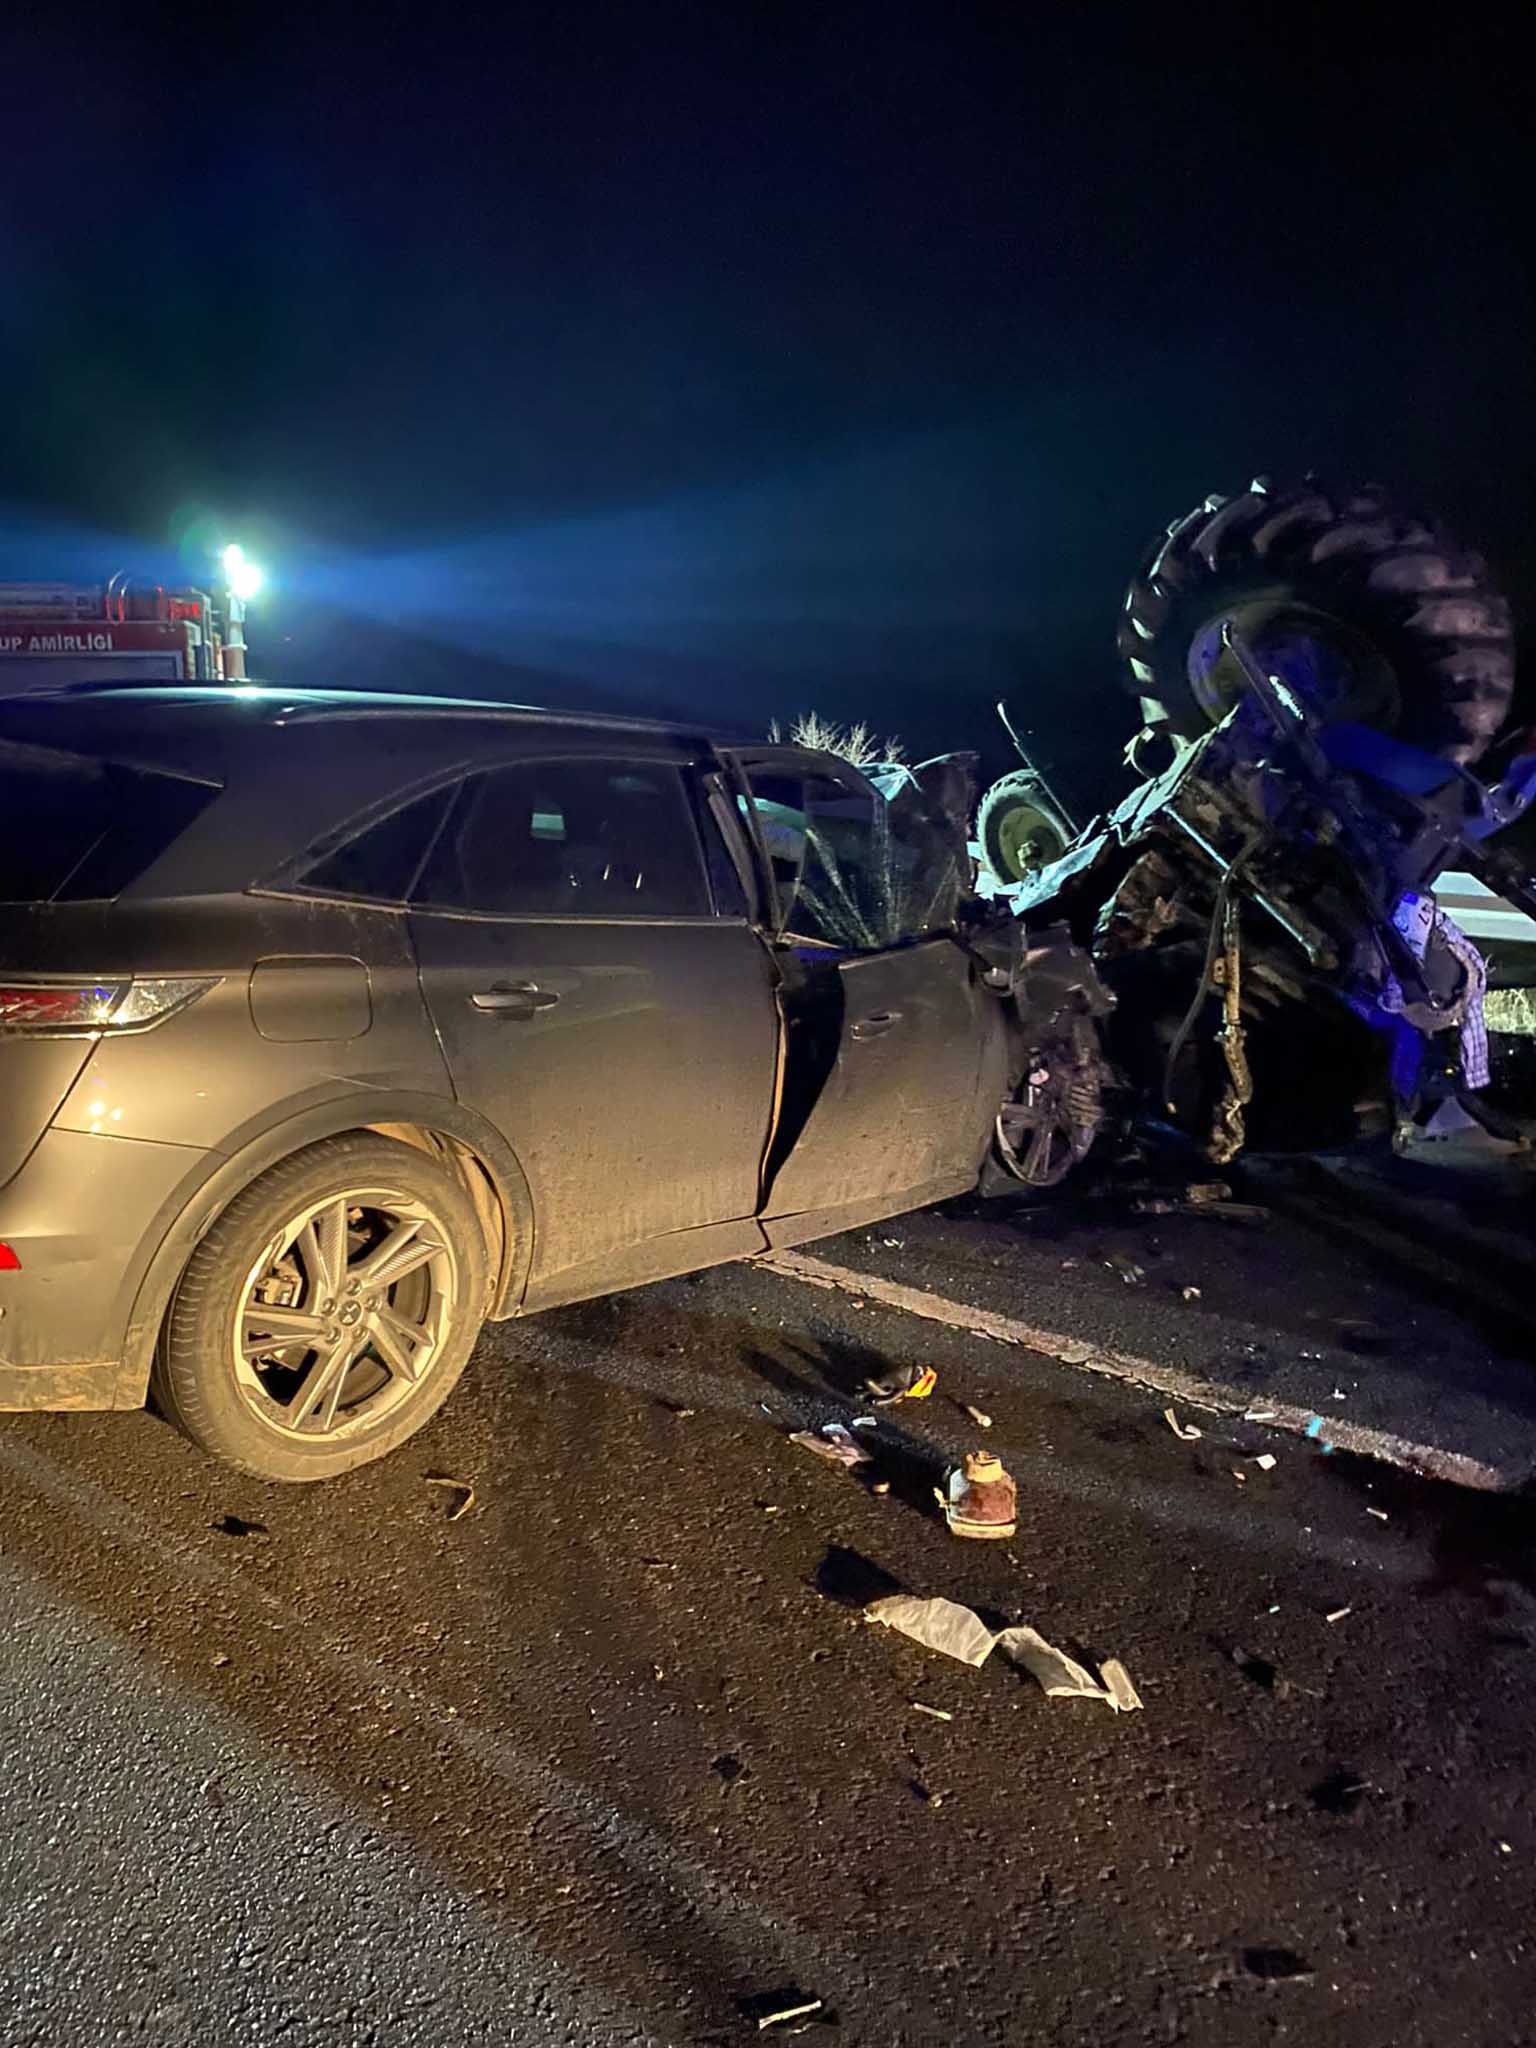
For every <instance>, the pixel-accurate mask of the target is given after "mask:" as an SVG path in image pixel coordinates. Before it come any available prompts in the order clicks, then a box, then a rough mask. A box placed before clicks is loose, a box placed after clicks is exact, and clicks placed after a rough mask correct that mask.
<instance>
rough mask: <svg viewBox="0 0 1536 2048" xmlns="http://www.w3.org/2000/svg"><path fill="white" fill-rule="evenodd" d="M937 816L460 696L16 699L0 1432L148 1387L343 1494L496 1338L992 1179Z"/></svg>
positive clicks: (990, 1001)
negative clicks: (472, 1355)
mask: <svg viewBox="0 0 1536 2048" xmlns="http://www.w3.org/2000/svg"><path fill="white" fill-rule="evenodd" d="M913 791H914V794H913V795H912V796H911V797H910V798H909V800H908V801H907V802H906V803H905V804H902V803H894V802H893V803H887V801H886V800H885V798H884V797H882V796H881V794H880V793H879V792H878V791H876V790H875V789H874V788H872V786H871V785H870V784H869V783H868V782H867V781H866V780H865V779H864V777H863V776H861V775H860V774H859V773H858V772H857V771H856V770H854V769H852V768H850V767H849V766H848V765H847V764H846V763H844V762H841V761H838V760H835V759H832V758H830V757H826V756H819V755H816V754H811V753H807V752H805V751H803V750H799V749H795V748H784V747H754V748H750V749H745V750H741V749H733V748H729V747H719V746H716V745H715V744H714V743H713V742H712V741H711V740H710V739H708V738H707V737H706V736H704V735H702V734H699V733H694V732H688V731H684V730H679V729H676V728H673V727H668V726H663V725H652V724H644V723H627V722H624V721H621V720H602V719H591V718H569V717H561V716H558V715H554V714H548V713H543V712H536V711H524V710H517V709H510V708H505V709H504V708H498V707H494V706H486V705H483V704H451V703H444V702H442V701H441V700H415V699H409V698H393V699H392V698H385V697H377V696H368V697H360V696H347V695H343V694H334V695H333V694H324V693H309V694H306V693H292V692H288V693H284V692H265V691H260V690H251V689H247V690H243V691H222V690H220V691H202V692H194V691H186V690H183V691H176V690H158V691H156V690H126V691H125V690H102V689H93V690H85V691H76V692H64V693H61V694H57V695H54V696H51V697H47V698H35V699H29V700H26V701H16V702H10V703H6V704H4V705H0V796H3V798H4V804H3V809H0V840H3V842H4V849H5V874H4V876H0V897H6V898H9V899H11V900H9V901H6V902H4V903H3V904H0V1407H6V1408H12V1409H21V1408H33V1407H72V1408H125V1407H133V1406H136V1405H139V1404H141V1403H142V1402H143V1401H144V1400H145V1398H146V1395H147V1394H148V1393H149V1390H150V1387H151V1382H152V1380H153V1386H154V1399H155V1401H156V1403H157V1405H158V1406H159V1407H160V1408H161V1409H162V1410H163V1411H164V1412H165V1413H167V1414H168V1415H170V1416H171V1417H172V1418H173V1419H175V1420H177V1421H179V1422H181V1423H182V1424H183V1425H184V1426H185V1427H186V1428H187V1429H188V1431H189V1433H190V1434H192V1435H193V1436H194V1437H195V1438H197V1439H198V1440H199V1441H201V1442H202V1443H203V1444H205V1445H206V1446H207V1447H209V1448H210V1449H213V1450H215V1451H216V1452H219V1453H220V1454H222V1455H223V1456H225V1457H227V1458H230V1459H232V1460H233V1461H235V1462H237V1463H240V1464H242V1465H244V1466H246V1467H247V1468H248V1469H250V1470H253V1471H256V1472H259V1473H264V1474H266V1475H268V1476H273V1477H280V1478H308V1477H323V1476H326V1475H327V1474H329V1473H332V1472H336V1471H339V1470H343V1469H346V1467H348V1466H349V1465H352V1464H355V1463H359V1462H361V1461H363V1460H364V1459H366V1458H369V1457H373V1456H377V1455H379V1454H380V1453H381V1451H383V1450H386V1449H388V1448H390V1447H391V1446H392V1445H393V1444H394V1443H396V1442H398V1441H400V1440H401V1439H402V1438H403V1437H404V1436H406V1435H408V1434H410V1432H411V1430H413V1429H414V1428H416V1427H419V1426H420V1423H421V1422H422V1421H423V1420H424V1419H425V1418H426V1416H427V1415H429V1414H430V1413H431V1412H432V1410H433V1409H434V1408H435V1407H436V1405H437V1404H438V1402H439V1401H440V1400H441V1399H442V1398H443V1397H444V1396H445V1395H446V1392H447V1391H448V1388H449V1386H450V1385H451V1384H452V1380H453V1378H454V1377H456V1375H457V1372H458V1371H459V1369H460V1368H461V1367H462V1365H463V1363H464V1360H465V1358H466V1357H467V1355H468V1352H469V1349H470V1347H471V1345H472V1343H473V1339H474V1335H475V1332H476V1331H477V1330H478V1328H479V1325H480V1322H481V1320H482V1318H483V1317H484V1316H486V1315H490V1316H493V1317H510V1316H516V1315H522V1314H527V1313H531V1312H533V1311H536V1310H538V1309H542V1308H547V1307H550V1306H552V1305H554V1304H557V1303H561V1302H569V1301H573V1300H577V1299H580V1298H583V1297H586V1296H590V1295H594V1294H598V1293H602V1292H605V1291H607V1290H610V1289H613V1288H618V1287H626V1286H632V1285H635V1284H637V1283H640V1282H643V1281H648V1280H654V1279H658V1278H661V1277H663V1276H666V1275H672V1274H677V1273H681V1272H684V1271H688V1270H691V1269H694V1268H697V1267H702V1266H706V1265H709V1264H712V1263H715V1262H718V1261H722V1260H726V1259H733V1258H740V1257H745V1256H750V1255H752V1254H753V1253H757V1252H761V1251H763V1250H764V1249H766V1248H768V1247H771V1246H782V1245H791V1244H795V1243H798V1242H801V1241H803V1240H805V1239H808V1238H812V1237H816V1236H819V1235H823V1234H825V1233H828V1232H831V1231H835V1230H839V1229H842V1228H845V1227H847V1226H850V1225H853V1224H857V1223H861V1222H867V1221H870V1220H873V1219H875V1218H878V1217H883V1216H886V1215H889V1214H893V1213H896V1212H898V1211H901V1210H904V1209H908V1208H911V1207H913V1206H914V1205H917V1204H920V1203H923V1202H928V1201H933V1200H936V1199H939V1198H941V1197H943V1196H946V1195H951V1194H954V1193H957V1192H959V1191H960V1190H962V1189H965V1188H967V1187H969V1186H971V1185H973V1184H974V1182H975V1180H976V1176H977V1170H978V1166H979V1164H980V1162H981V1159H982V1156H983V1153H984V1151H985V1149H986V1146H987V1142H988V1137H989V1135H990V1133H991V1131H992V1129H993V1125H994V1121H995V1118H996V1114H997V1109H998V1105H999V1103H1000V1102H1001V1100H1002V1099H1003V1097H1004V1095H1005V1093H1006V1092H1007V1089H1008V1086H1009V1084H1010V1079H1011V1067H1010V1062H1011V1061H1014V1060H1015V1059H1016V1054H1015V1053H1014V1052H1013V1051H1012V1050H1011V1044H1010V1041H1011V1034H1013V1033H1014V1032H1015V1028H1016V1027H1015V1019H1014V1015H1013V1012H1012V1010H1011V1008H1010V1005H1009V1004H1008V1002H1007V1001H1006V1000H1005V998H1006V994H1007V987H1006V983H1007V976H1006V974H1003V975H999V974H998V973H997V972H996V971H995V970H989V966H988V962H987V961H986V960H985V959H984V958H982V957H979V956H978V954H977V953H976V952H974V951H973V950H971V948H970V946H969V945H968V943H966V941H965V939H964V935H963V934H962V932H961V931H960V929H959V919H960V917H961V914H962V911H963V909H964V905H965V900H966V899H965V882H966V879H967V878H966V874H965V869H964V834H963V808H964V806H963V803H960V804H952V805H951V807H950V808H951V810H952V811H953V812H954V818H955V829H949V819H948V814H947V813H945V812H944V810H943V807H942V805H941V806H940V814H939V815H938V816H937V817H935V816H931V815H930V810H931V806H930V805H929V803H928V801H927V799H926V798H925V797H924V795H923V792H922V790H921V789H920V788H918V786H917V785H916V784H915V783H914V785H913ZM349 1346H350V1347H351V1352H350V1357H351V1363H350V1364H348V1363H347V1359H348V1356H349V1352H348V1347H349Z"/></svg>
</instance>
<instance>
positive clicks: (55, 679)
mask: <svg viewBox="0 0 1536 2048" xmlns="http://www.w3.org/2000/svg"><path fill="white" fill-rule="evenodd" d="M224 568H225V576H226V579H227V587H226V588H225V589H224V590H222V591H220V592H219V593H218V594H217V595H215V594H214V593H213V592H212V591H209V590H195V589H168V588H167V587H166V586H165V585H164V584H161V583H151V582H146V581H143V580H141V579H139V578H136V577H128V576H121V575H119V576H113V577H111V578H109V579H108V581H107V582H105V583H98V584H73V583H0V697H17V696H23V695H25V694H27V693H28V692H30V691H34V690H54V689H58V688H60V687H61V686H62V685H64V684H68V683H102V682H131V683H155V682H203V683H228V682H239V681H241V680H243V679H244V676H245V631H244V622H245V601H246V599H247V597H249V596H251V595H253V594H254V591H255V588H256V583H257V581H258V580H259V579H258V577H257V572H256V570H255V567H254V565H253V564H251V563H248V562H246V560H245V558H244V556H243V554H242V553H241V552H240V550H239V549H238V548H233V547H232V548H230V549H228V550H227V551H226V553H225V557H224Z"/></svg>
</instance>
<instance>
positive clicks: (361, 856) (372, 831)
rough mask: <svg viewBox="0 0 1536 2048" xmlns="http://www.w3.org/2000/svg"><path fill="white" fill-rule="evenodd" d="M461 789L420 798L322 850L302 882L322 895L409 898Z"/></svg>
mask: <svg viewBox="0 0 1536 2048" xmlns="http://www.w3.org/2000/svg"><path fill="white" fill-rule="evenodd" d="M456 788H457V784H453V785H450V787H448V788H447V789H434V790H431V791H430V792H429V793H428V794H427V795H426V796H419V797H416V798H415V799H413V801H412V802H410V803H408V804H402V805H401V806H400V808H399V810H396V811H391V812H390V813H389V814H388V816H387V817H383V818H379V819H377V820H375V822H374V823H373V824H371V825H366V826H364V828H363V830H362V831H361V832H355V833H353V835H352V836H351V838H349V839H346V840H344V841H343V842H342V844H341V845H339V846H336V847H333V848H332V849H331V850H330V851H329V852H322V853H321V854H320V857H319V858H318V859H316V860H314V861H312V862H311V863H310V865H309V866H308V867H306V868H305V869H304V870H303V872H302V873H301V874H300V875H299V876H298V878H297V880H298V886H299V887H300V888H301V889H305V890H312V891H313V892H314V893H315V894H316V895H319V896H360V897H363V898H364V899H365V900H366V901H368V902H372V903H404V902H405V901H406V900H407V899H408V897H409V896H410V893H411V884H412V882H414V881H415V879H416V871H417V869H418V868H419V867H420V866H421V863H422V861H423V860H424V859H425V857H426V854H427V850H428V848H429V847H430V846H431V844H432V840H433V835H434V834H435V833H436V831H437V829H438V827H439V825H440V824H441V823H442V820H443V813H444V812H445V811H446V810H447V808H448V805H449V803H450V801H451V800H452V797H453V794H454V790H455V789H456Z"/></svg>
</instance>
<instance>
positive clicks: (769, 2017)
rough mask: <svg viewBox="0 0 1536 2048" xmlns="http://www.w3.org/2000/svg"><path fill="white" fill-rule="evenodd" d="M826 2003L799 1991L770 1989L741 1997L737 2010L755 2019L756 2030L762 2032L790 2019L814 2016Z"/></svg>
mask: <svg viewBox="0 0 1536 2048" xmlns="http://www.w3.org/2000/svg"><path fill="white" fill-rule="evenodd" d="M786 2001H787V2002H786ZM826 2003H827V2002H826V2000H825V1999H824V1998H807V1997H806V1996H805V1994H804V1993H803V1992H801V1991H788V1990H786V1991H770V1992H768V1993H766V1994H764V1995H762V1996H760V1997H756V1998H744V1999H741V2000H740V2001H739V2002H738V2005H737V2010H738V2011H739V2012H740V2013H741V2014H742V2017H743V2018H744V2019H750V2020H756V2022H757V2031H758V2032H759V2033H760V2034H762V2033H765V2032H766V2031H767V2030H768V2028H769V2027H782V2026H785V2025H787V2023H788V2022H789V2021H790V2020H803V2019H811V2018H814V2017H815V2015H816V2014H817V2013H820V2012H823V2011H825V2009H826ZM795 2031H796V2032H797V2033H799V2032H801V2031H802V2030H801V2029H800V2028H796V2030H795Z"/></svg>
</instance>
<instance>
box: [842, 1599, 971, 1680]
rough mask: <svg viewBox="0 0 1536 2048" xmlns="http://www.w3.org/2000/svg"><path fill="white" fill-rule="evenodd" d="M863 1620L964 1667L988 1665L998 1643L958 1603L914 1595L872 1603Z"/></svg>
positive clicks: (867, 1608) (865, 1610) (865, 1611)
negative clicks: (879, 1625)
mask: <svg viewBox="0 0 1536 2048" xmlns="http://www.w3.org/2000/svg"><path fill="white" fill-rule="evenodd" d="M864 1618H865V1620H866V1621H877V1622H879V1623H880V1624H881V1626H882V1627H884V1628H893V1629H895V1630H896V1632H897V1634H898V1635H903V1636H910V1637H911V1638H912V1640H913V1642H914V1643H921V1644H922V1646H923V1648H924V1649H925V1650H937V1651H938V1652H939V1654H940V1656H942V1657H954V1658H956V1659H957V1660H958V1661H959V1662H960V1663H961V1664H972V1665H976V1664H985V1663H986V1661H987V1659H988V1657H990V1656H991V1654H992V1646H993V1644H994V1643H995V1642H996V1641H997V1638H996V1637H995V1636H994V1635H993V1633H992V1631H991V1629H989V1628H988V1627H987V1626H986V1624H985V1622H983V1621H982V1620H981V1618H980V1616H979V1615H976V1614H973V1613H972V1611H971V1609H970V1608H969V1607H962V1606H961V1604H960V1602H959V1601H958V1600H942V1599H937V1598H935V1599H931V1600H921V1599H919V1598H918V1597H917V1595H916V1594H915V1593H888V1594H886V1595H885V1597H884V1598H883V1599H880V1600H871V1601H870V1602H869V1604H868V1606H867V1607H866V1608H865V1609H864Z"/></svg>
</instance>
